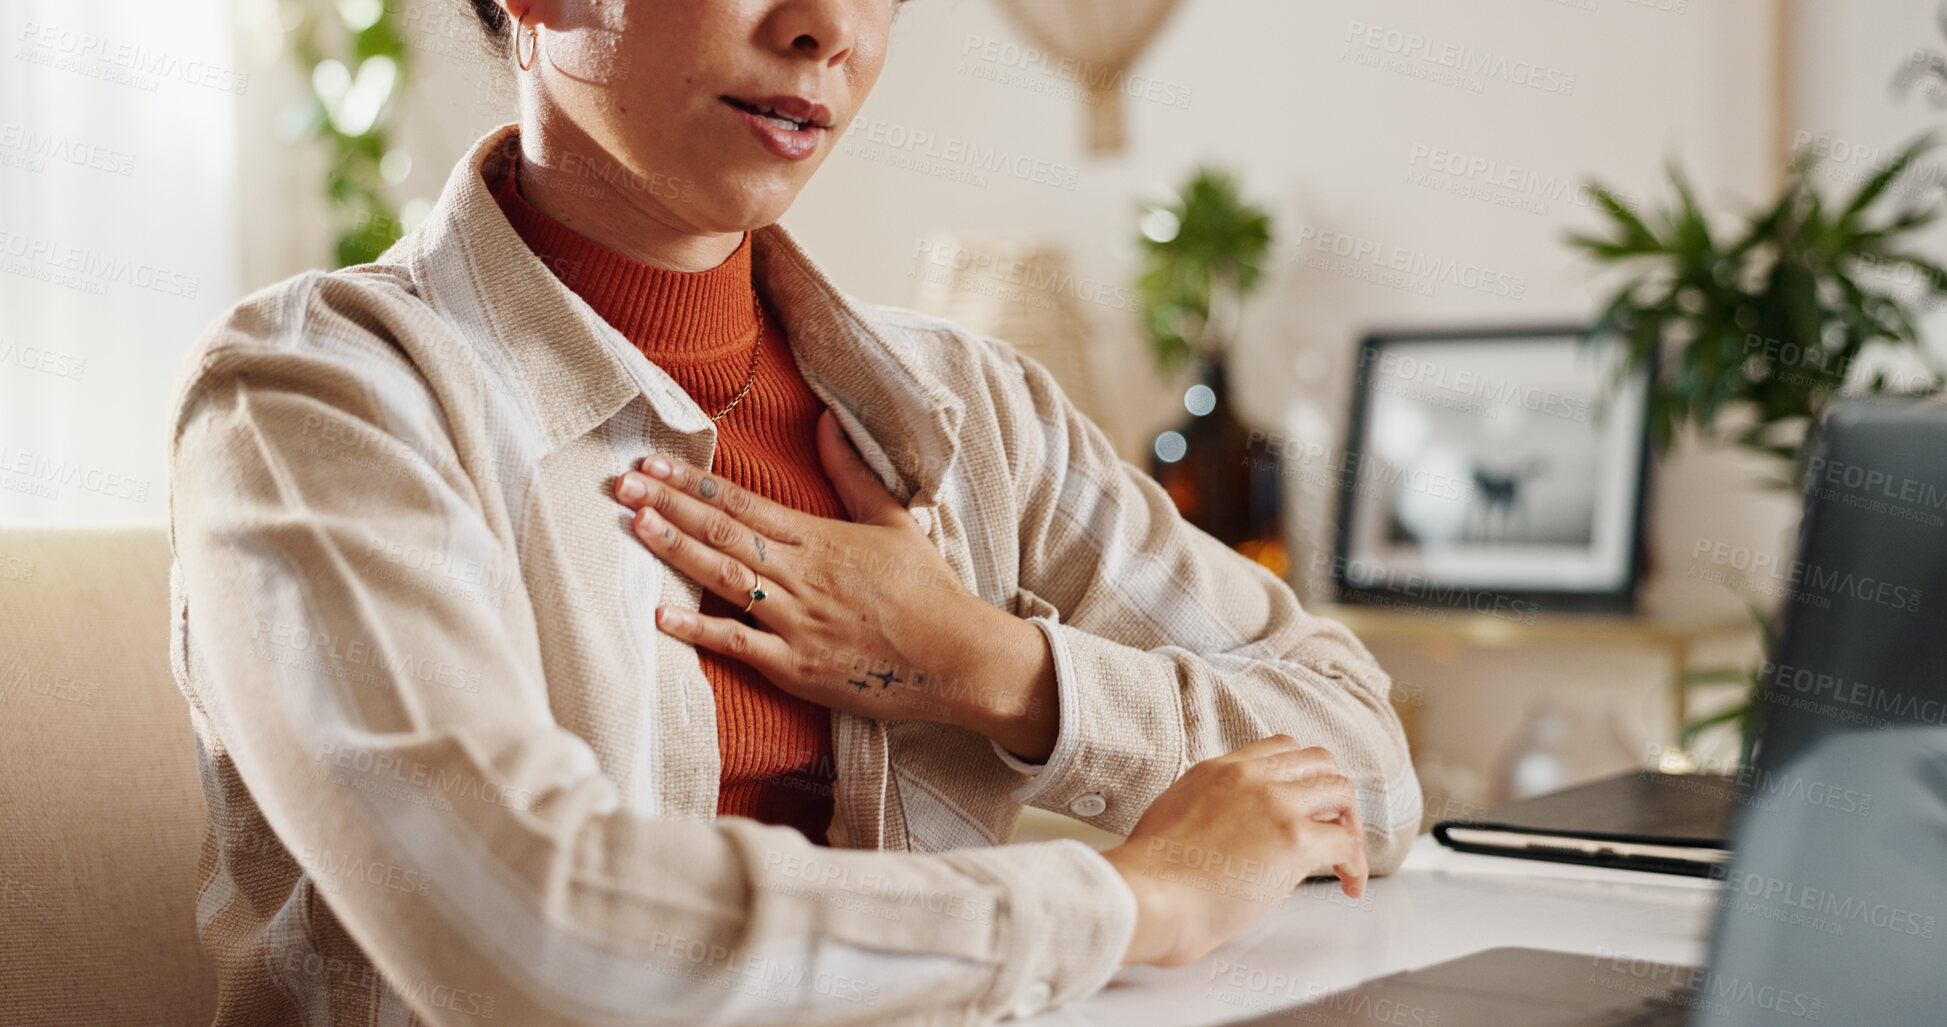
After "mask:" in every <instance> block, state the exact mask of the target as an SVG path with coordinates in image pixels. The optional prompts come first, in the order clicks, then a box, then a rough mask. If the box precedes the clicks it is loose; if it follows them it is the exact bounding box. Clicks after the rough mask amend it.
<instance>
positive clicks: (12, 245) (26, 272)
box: [0, 0, 251, 520]
mask: <svg viewBox="0 0 1947 1027" xmlns="http://www.w3.org/2000/svg"><path fill="white" fill-rule="evenodd" d="M0 48H3V49H0V519H35V520H39V519H57V518H58V519H89V520H100V519H111V520H126V519H150V520H159V519H161V518H163V517H165V516H167V507H166V504H165V499H164V492H165V489H166V483H165V482H164V480H163V460H164V449H163V435H164V422H165V420H166V417H167V414H168V408H169V400H170V390H169V383H170V382H171V381H172V380H173V378H174V376H175V373H176V369H177V366H178V365H179V363H180V361H181V358H182V355H183V353H184V352H185V351H186V350H187V349H188V346H189V343H190V341H191V339H193V338H194V337H195V335H196V334H197V332H199V331H200V330H201V329H202V328H203V326H204V325H205V324H206V323H207V322H208V321H209V320H210V319H211V318H212V317H214V316H215V315H216V314H217V312H218V311H220V310H222V309H223V308H224V307H226V306H228V305H229V304H230V303H232V302H234V301H235V299H236V293H237V281H238V275H237V264H236V253H235V245H234V240H235V238H236V224H237V217H238V213H239V212H238V209H237V207H236V205H235V204H234V202H232V200H233V197H234V195H235V189H236V134H235V130H234V125H235V120H234V111H235V106H236V100H237V97H238V95H239V93H243V94H245V95H247V94H248V92H249V90H250V88H251V83H250V81H249V79H248V76H247V75H246V74H243V73H241V70H240V69H239V68H238V66H237V61H236V59H235V57H234V55H233V53H232V52H231V48H230V46H229V8H228V6H227V5H226V4H225V3H223V2H222V0H182V2H180V3H171V4H167V5H162V4H131V3H113V2H107V0H64V2H55V0H25V2H9V3H7V4H5V5H0Z"/></svg>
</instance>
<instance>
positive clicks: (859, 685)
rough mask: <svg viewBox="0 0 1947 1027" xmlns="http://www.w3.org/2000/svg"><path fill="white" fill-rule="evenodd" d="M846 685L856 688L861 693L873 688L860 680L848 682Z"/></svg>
mask: <svg viewBox="0 0 1947 1027" xmlns="http://www.w3.org/2000/svg"><path fill="white" fill-rule="evenodd" d="M845 683H846V684H848V685H851V686H852V687H853V688H856V689H858V690H859V691H861V692H863V691H865V690H866V689H868V688H871V687H872V686H871V685H869V684H867V683H865V682H863V681H859V680H857V679H853V680H851V681H847V682H845Z"/></svg>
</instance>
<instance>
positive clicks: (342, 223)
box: [284, 0, 412, 267]
mask: <svg viewBox="0 0 1947 1027" xmlns="http://www.w3.org/2000/svg"><path fill="white" fill-rule="evenodd" d="M297 6H298V9H299V11H300V12H301V14H300V16H299V20H298V22H297V25H296V26H295V27H294V28H292V29H291V30H290V36H289V42H290V50H291V57H292V59H293V60H295V61H296V62H297V64H298V67H299V68H300V69H302V70H303V72H304V74H305V82H306V85H307V87H308V92H307V93H306V95H305V96H304V98H303V99H301V100H299V101H297V102H296V103H295V104H294V105H293V107H292V108H291V109H290V110H289V111H287V112H286V113H285V118H286V121H285V123H284V127H285V130H286V133H287V134H288V135H293V136H310V137H311V138H313V139H316V140H318V141H320V142H323V143H325V144H326V145H327V146H328V147H329V148H330V150H331V164H330V166H329V169H328V170H327V171H326V173H325V196H326V198H327V199H329V200H330V203H331V210H332V217H333V221H334V224H335V227H336V229H337V231H338V238H337V241H336V245H335V256H336V259H337V266H339V267H346V266H349V265H352V264H363V263H367V262H369V261H371V260H374V259H376V258H377V257H378V255H379V254H380V253H383V252H384V251H385V248H386V247H388V246H390V245H392V243H393V242H394V241H396V240H397V239H398V238H399V236H400V235H401V234H402V232H403V226H402V225H401V224H400V218H399V212H398V209H397V208H396V207H395V206H394V205H393V204H392V201H391V200H390V199H389V198H388V197H387V196H386V193H385V189H386V187H387V186H388V185H396V184H398V183H399V182H400V181H402V180H404V178H405V176H406V173H407V171H409V170H410V169H411V167H412V162H411V159H410V158H409V157H408V156H407V155H406V153H405V151H404V150H397V149H394V148H393V147H392V145H391V142H390V139H391V132H392V119H391V115H392V106H393V103H392V102H393V99H394V97H396V96H397V95H399V94H400V93H401V92H403V91H404V87H405V81H406V73H407V70H408V69H409V68H410V66H411V64H410V61H409V59H408V50H407V46H406V40H405V35H404V33H403V32H402V31H401V29H400V21H401V19H402V12H403V10H404V5H402V4H390V3H386V2H384V0H334V2H330V3H321V2H319V0H308V2H306V3H303V4H300V5H297Z"/></svg>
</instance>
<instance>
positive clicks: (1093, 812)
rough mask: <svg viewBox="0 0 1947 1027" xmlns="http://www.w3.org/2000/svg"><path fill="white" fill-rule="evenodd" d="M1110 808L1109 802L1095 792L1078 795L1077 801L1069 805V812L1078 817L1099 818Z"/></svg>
mask: <svg viewBox="0 0 1947 1027" xmlns="http://www.w3.org/2000/svg"><path fill="white" fill-rule="evenodd" d="M1108 808H1109V800H1107V799H1104V798H1103V797H1102V796H1101V795H1099V794H1097V793H1095V792H1090V793H1088V794H1087V795H1077V796H1075V800H1074V801H1073V802H1070V803H1069V804H1068V812H1070V813H1073V814H1075V815H1076V816H1078V817H1099V816H1101V815H1102V811H1103V810H1105V809H1108Z"/></svg>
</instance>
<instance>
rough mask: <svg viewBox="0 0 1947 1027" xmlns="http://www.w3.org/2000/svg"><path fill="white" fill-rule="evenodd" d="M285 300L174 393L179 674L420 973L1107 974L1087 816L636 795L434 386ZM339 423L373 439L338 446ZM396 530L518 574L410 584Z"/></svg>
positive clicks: (567, 1001) (365, 923)
mask: <svg viewBox="0 0 1947 1027" xmlns="http://www.w3.org/2000/svg"><path fill="white" fill-rule="evenodd" d="M294 303H295V305H296V307H297V309H296V310H293V311H291V312H289V313H280V312H278V310H277V309H276V308H275V307H274V306H272V307H270V308H268V310H267V309H266V307H265V306H262V305H260V306H259V307H257V308H256V310H255V313H254V314H253V313H252V312H251V311H250V310H245V311H244V312H243V313H241V314H238V315H236V316H235V317H234V318H233V319H232V320H231V321H230V322H229V323H227V324H225V325H221V326H219V328H218V329H216V337H215V339H214V341H211V342H209V343H208V344H207V345H206V346H205V347H204V348H203V349H202V351H201V356H200V359H199V361H198V362H197V363H196V364H195V365H194V366H193V367H192V369H191V372H190V374H189V376H188V377H187V378H186V379H185V385H184V388H183V391H182V392H181V393H179V398H178V408H177V411H178V416H177V420H176V423H175V431H174V435H173V437H172V443H171V448H170V466H171V504H172V542H173V546H174V552H175V558H176V567H175V573H176V575H177V582H178V586H179V588H180V590H181V593H182V594H183V595H184V596H186V603H185V609H186V620H185V623H183V624H182V625H181V626H180V631H181V635H180V637H179V641H178V647H179V659H180V667H181V668H182V669H179V673H182V674H184V675H186V678H187V682H186V685H185V690H186V691H190V690H193V692H194V694H195V695H196V697H197V699H198V700H199V702H198V704H197V705H198V708H199V710H200V713H199V716H204V717H206V718H207V728H208V729H209V730H210V731H211V732H212V733H213V734H214V735H215V736H216V737H217V738H219V739H220V742H221V746H222V748H223V749H224V750H225V752H226V753H227V757H228V758H229V759H230V760H231V761H233V763H234V766H235V767H236V769H237V771H238V773H239V774H240V776H241V778H242V779H243V781H244V782H245V783H246V784H247V785H248V789H249V794H250V797H251V799H252V800H254V802H255V803H256V804H257V805H258V806H259V807H260V808H261V811H262V814H263V816H264V817H265V819H266V820H267V822H268V823H269V825H270V826H271V827H272V828H273V829H274V831H275V833H276V835H277V838H278V840H279V841H280V842H281V843H282V845H283V846H284V848H286V849H287V850H288V851H289V853H290V854H291V856H292V858H293V859H295V860H296V861H297V863H298V864H299V865H301V866H302V867H303V870H304V873H305V876H306V877H308V878H309V880H310V882H311V884H312V885H313V886H314V887H315V889H316V891H317V893H318V894H319V895H320V896H321V897H322V899H323V900H324V902H325V903H326V904H327V905H328V906H329V909H330V912H331V913H332V914H333V915H334V916H336V917H337V918H338V920H339V921H340V922H341V923H342V924H343V926H344V928H345V929H346V930H347V931H348V932H349V933H350V935H351V936H352V937H353V938H354V939H355V940H356V942H357V943H358V945H359V947H360V949H361V950H363V951H364V952H365V953H366V954H367V955H368V957H369V958H370V960H371V961H372V963H373V964H374V965H375V966H376V968H377V969H378V970H379V972H380V973H381V974H382V975H383V976H384V978H385V980H386V981H388V982H391V983H392V984H393V985H394V987H395V988H396V989H398V991H399V992H400V993H401V994H405V995H414V994H420V995H423V993H424V989H423V984H424V982H437V984H438V986H439V987H441V988H444V989H447V990H448V992H465V993H470V994H475V995H479V996H488V997H490V998H491V1000H492V1001H493V1003H494V1004H493V1007H492V1008H494V1009H495V1010H496V1012H495V1019H497V1020H500V1021H502V1022H509V1023H530V1024H580V1023H591V1024H592V1023H602V1024H617V1023H702V1022H710V1023H725V1024H736V1023H752V1024H756V1023H764V1024H771V1023H780V1022H787V1021H788V1022H794V1023H803V1024H823V1023H854V1022H859V1023H868V1022H871V1023H876V1022H885V1021H888V1020H901V1021H905V1020H924V1021H925V1022H940V1023H986V1022H991V1021H993V1020H996V1019H1000V1018H1003V1017H1007V1016H1012V1015H1017V1014H1022V1013H1032V1012H1034V1011H1037V1010H1038V1009H1040V1008H1041V1007H1043V1006H1046V1005H1052V1004H1059V1003H1061V1002H1064V1001H1068V1000H1070V999H1073V998H1076V997H1079V996H1082V995H1086V994H1089V993H1092V992H1093V991H1095V990H1096V989H1098V988H1099V987H1101V985H1102V984H1103V983H1104V982H1105V981H1106V980H1107V979H1108V977H1109V976H1110V975H1111V974H1113V973H1114V972H1115V969H1116V968H1117V966H1118V965H1119V962H1120V957H1121V954H1122V952H1123V951H1124V950H1125V949H1126V947H1127V943H1128V940H1129V937H1130V935H1131V933H1132V932H1133V930H1134V920H1135V902H1134V898H1133V896H1132V895H1131V894H1130V893H1129V890H1128V888H1127V886H1126V885H1125V884H1124V883H1123V882H1122V880H1121V878H1120V877H1119V876H1118V875H1117V874H1116V872H1115V871H1114V869H1113V868H1112V867H1111V866H1110V865H1109V864H1108V863H1107V861H1105V860H1104V859H1102V858H1101V857H1100V856H1099V855H1098V854H1097V853H1095V852H1094V851H1093V850H1092V849H1090V848H1089V847H1088V846H1086V845H1083V844H1081V843H1079V842H1073V841H1057V842H1048V843H1042V844H1035V845H1024V846H1010V847H1004V848H989V849H967V850H959V851H954V852H950V853H944V854H909V853H888V852H867V851H847V850H835V849H828V848H823V847H818V846H814V845H812V844H810V843H809V842H808V841H806V840H805V838H804V837H803V836H802V835H801V834H799V833H798V832H797V831H795V830H793V829H790V828H786V827H773V826H767V825H764V824H760V823H757V822H755V821H751V820H745V819H739V818H725V819H718V820H696V819H673V818H656V817H651V816H645V815H642V814H639V813H637V812H634V811H632V810H630V809H628V808H624V807H622V806H621V804H620V803H619V802H618V791H617V788H616V786H615V784H614V783H613V782H612V781H611V780H610V779H609V778H608V777H607V776H606V775H605V774H604V773H603V772H602V769H601V767H600V766H599V764H598V761H597V758H596V756H595V754H594V753H593V751H592V750H591V749H590V747H589V745H588V744H587V743H586V742H585V741H584V740H583V739H581V738H580V737H578V736H577V735H575V734H573V733H571V732H570V731H568V730H566V729H564V728H562V727H561V726H559V725H558V724H557V723H556V722H555V720H554V718H553V716H552V714H551V712H550V706H549V692H548V686H547V681H546V679H545V677H544V674H543V670H542V659H541V654H540V652H539V645H538V641H537V636H536V633H535V630H534V627H533V622H532V614H531V611H530V608H529V607H528V606H527V605H526V603H527V600H526V598H525V594H524V592H522V591H521V589H520V588H519V587H518V584H517V583H518V581H519V574H518V554H517V552H516V549H515V546H514V544H513V543H512V542H511V540H510V539H509V537H508V535H507V534H506V532H505V531H500V532H497V531H496V530H495V529H494V526H493V525H492V524H490V523H489V518H488V516H487V514H486V513H485V512H484V510H483V507H482V505H481V501H480V499H479V494H478V493H477V492H476V490H475V488H474V483H473V482H471V481H470V480H469V479H468V478H467V477H466V476H465V475H464V474H463V473H462V472H461V471H460V470H459V467H460V464H459V461H458V458H457V456H456V454H455V453H454V452H453V450H452V446H451V442H450V439H449V438H448V436H447V434H446V433H445V432H444V431H443V430H442V429H441V425H442V423H443V416H444V415H443V413H442V411H441V410H440V408H439V406H438V404H437V403H435V402H434V401H433V399H432V398H431V396H430V395H429V394H428V393H427V391H426V390H425V388H424V385H423V383H421V382H420V381H419V380H418V378H417V375H416V373H415V372H414V371H413V370H412V368H411V366H410V365H409V364H408V363H406V362H405V361H404V360H403V359H402V358H400V357H399V356H398V354H397V353H396V351H394V350H392V349H390V348H389V347H388V346H387V345H386V344H385V343H384V342H383V340H382V339H380V338H378V337H376V336H375V335H374V333H373V330H372V328H371V326H370V325H368V324H365V323H362V320H361V319H350V318H345V317H342V316H333V315H332V314H331V312H330V311H329V310H323V311H320V310H317V309H309V308H307V306H306V301H305V300H303V299H302V298H300V299H299V300H297V301H294ZM311 306H313V307H315V306H316V303H315V297H314V298H313V302H312V303H311ZM253 317H254V318H256V320H255V321H253V320H252V319H253ZM327 434H333V435H336V436H338V437H340V438H347V439H359V440H362V441H361V443H360V445H358V446H357V447H356V452H357V457H358V458H357V459H356V460H348V459H343V458H342V453H343V452H344V449H343V447H338V448H335V449H333V450H331V452H332V453H336V454H341V455H340V456H338V457H325V456H320V455H319V454H320V452H321V451H320V450H319V449H318V448H317V447H315V446H314V445H313V443H314V442H315V440H316V439H318V438H320V437H323V436H325V435H327ZM375 536H383V537H384V538H386V539H390V540H393V541H395V542H397V543H398V544H401V545H404V546H411V547H420V548H422V549H424V550H425V551H427V552H438V553H442V554H445V556H446V558H447V559H449V560H451V561H455V562H465V561H470V562H474V563H477V564H478V565H480V566H482V567H485V568H491V569H493V570H494V573H496V574H505V575H507V577H508V579H509V580H511V581H513V582H515V583H516V587H514V588H511V589H509V590H508V595H509V600H508V601H507V602H505V603H503V604H487V603H482V602H478V601H475V600H473V599H470V598H467V597H465V596H464V595H461V594H449V593H443V592H440V591H435V590H429V589H425V588H421V587H417V586H416V585H411V584H407V583H402V582H401V581H400V580H399V578H398V576H397V573H396V567H393V566H391V565H389V564H387V563H386V562H385V560H384V558H383V555H382V551H380V550H379V549H378V548H377V547H374V546H373V545H371V544H370V540H371V539H372V538H374V537H375ZM200 729H201V727H200V726H199V730H200ZM375 767H376V768H387V772H386V774H385V775H383V776H381V775H378V774H374V773H371V772H370V771H371V768H375ZM321 768H322V769H323V770H328V771H330V773H321ZM399 780H404V781H407V782H408V783H409V787H407V788H405V789H400V788H399V787H397V785H396V782H397V781H399ZM381 785H383V787H380V786H381ZM412 1005H413V1009H414V1012H415V1013H416V1014H417V1015H418V1016H419V1017H420V1018H421V1019H422V1020H423V1021H424V1022H428V1023H435V1024H446V1023H459V1022H469V1021H470V1020H471V1019H472V1018H471V1017H470V1016H467V1015H463V1014H462V1013H461V1012H459V1011H457V1010H454V1009H451V1008H446V1007H444V1006H441V1005H438V1004H436V1003H431V1002H425V1001H414V1002H413V1003H412Z"/></svg>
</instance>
